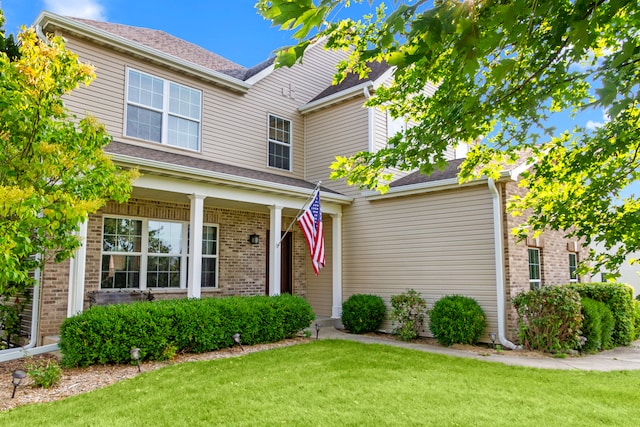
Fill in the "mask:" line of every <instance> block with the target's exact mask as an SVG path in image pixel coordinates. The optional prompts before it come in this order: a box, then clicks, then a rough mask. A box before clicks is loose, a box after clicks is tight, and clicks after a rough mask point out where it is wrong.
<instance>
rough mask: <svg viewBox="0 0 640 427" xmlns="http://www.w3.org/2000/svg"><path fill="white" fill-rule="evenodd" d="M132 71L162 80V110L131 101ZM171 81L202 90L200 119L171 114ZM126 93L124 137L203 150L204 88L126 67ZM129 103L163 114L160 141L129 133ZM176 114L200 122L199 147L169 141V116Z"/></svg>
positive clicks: (181, 148)
mask: <svg viewBox="0 0 640 427" xmlns="http://www.w3.org/2000/svg"><path fill="white" fill-rule="evenodd" d="M131 71H135V72H136V73H140V74H144V75H147V76H149V77H153V78H156V79H159V80H162V110H158V109H155V108H153V107H151V106H149V105H144V104H138V103H135V102H130V101H129V73H130V72H131ZM171 83H173V84H176V85H179V86H182V87H186V88H188V89H191V90H195V91H197V92H200V118H199V119H198V120H195V119H193V118H191V117H185V116H181V115H179V114H174V113H171V114H169V102H170V99H169V93H170V86H171ZM124 88H125V93H124V123H123V127H122V133H123V135H122V136H123V137H124V138H131V139H135V140H137V141H145V142H151V143H153V144H161V145H164V146H167V147H172V148H177V149H180V150H188V151H192V152H198V153H199V152H202V103H203V98H204V97H203V93H202V90H200V89H196V88H193V87H190V86H187V85H184V84H182V83H178V82H175V81H173V80H169V79H166V78H164V77H158V76H156V75H154V74H150V73H147V72H144V71H140V70H138V69H136V68H132V67H126V75H125V87H124ZM128 105H133V106H135V107H139V108H144V109H147V110H151V111H155V112H158V113H161V114H162V122H161V127H160V142H157V141H151V140H149V139H143V138H138V137H136V136H131V135H128V134H127V120H128V117H127V110H128V109H127V106H128ZM170 115H171V116H174V117H179V118H182V119H185V120H189V121H193V122H197V123H198V148H197V149H195V150H194V149H192V148H187V147H180V146H177V145H171V144H169V143H168V141H169V116H170Z"/></svg>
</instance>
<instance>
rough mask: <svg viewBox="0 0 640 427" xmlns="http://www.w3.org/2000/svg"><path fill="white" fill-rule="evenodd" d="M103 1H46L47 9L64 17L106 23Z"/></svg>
mask: <svg viewBox="0 0 640 427" xmlns="http://www.w3.org/2000/svg"><path fill="white" fill-rule="evenodd" d="M100 2H101V0H44V5H45V9H47V10H49V11H51V12H53V13H57V14H59V15H63V16H71V17H74V18H86V19H95V20H96V21H106V20H107V16H106V13H105V7H104V6H103V5H102V4H101V3H100Z"/></svg>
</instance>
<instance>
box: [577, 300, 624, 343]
mask: <svg viewBox="0 0 640 427" xmlns="http://www.w3.org/2000/svg"><path fill="white" fill-rule="evenodd" d="M580 304H581V305H582V310H581V312H582V335H583V336H584V337H585V338H587V342H585V344H584V346H583V348H582V350H583V351H584V352H586V353H595V352H597V351H600V350H608V349H611V348H613V341H612V339H611V335H612V333H613V327H614V324H615V322H614V320H613V314H611V310H609V307H607V305H606V304H605V303H603V302H600V301H595V300H592V299H591V298H582V299H581V300H580Z"/></svg>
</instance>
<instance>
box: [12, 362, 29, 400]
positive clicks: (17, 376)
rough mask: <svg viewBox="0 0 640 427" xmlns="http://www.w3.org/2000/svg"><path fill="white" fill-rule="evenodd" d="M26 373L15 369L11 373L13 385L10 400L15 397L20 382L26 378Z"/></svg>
mask: <svg viewBox="0 0 640 427" xmlns="http://www.w3.org/2000/svg"><path fill="white" fill-rule="evenodd" d="M26 376H27V373H26V372H25V371H21V370H20V369H16V370H15V371H13V372H12V373H11V382H12V383H13V393H11V398H12V399H13V398H14V397H15V395H16V389H17V388H18V386H19V385H20V383H21V382H22V379H23V378H26Z"/></svg>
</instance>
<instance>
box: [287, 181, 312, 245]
mask: <svg viewBox="0 0 640 427" xmlns="http://www.w3.org/2000/svg"><path fill="white" fill-rule="evenodd" d="M320 184H322V181H318V183H317V184H316V186H315V188H314V189H313V191H312V192H311V194H310V195H309V197H307V200H305V202H304V203H303V204H302V207H301V208H300V209H299V210H298V212H297V213H296V215H295V216H294V217H293V221H291V223H290V224H289V226H288V227H287V229H286V230H284V234H283V235H282V237H281V238H280V240H279V241H278V243H276V247H278V246H280V243H282V241H283V240H284V238H285V237H287V233H288V232H289V230H291V227H293V223H294V222H296V220H297V219H298V217H299V216H300V213H301V212H302V211H304V208H305V206H307V203H309V200H311V199H312V198H313V195H314V194H316V191H317V190H318V189H319V188H320Z"/></svg>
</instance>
